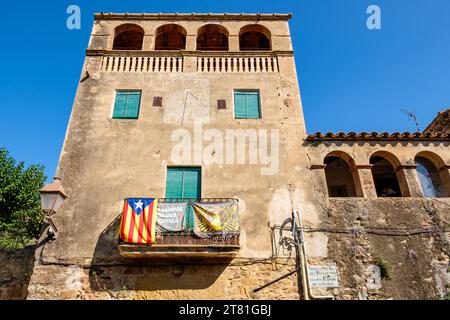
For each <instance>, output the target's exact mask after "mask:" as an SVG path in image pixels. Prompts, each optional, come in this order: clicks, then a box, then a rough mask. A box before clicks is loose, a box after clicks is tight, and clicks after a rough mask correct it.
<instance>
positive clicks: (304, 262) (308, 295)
mask: <svg viewBox="0 0 450 320" xmlns="http://www.w3.org/2000/svg"><path fill="white" fill-rule="evenodd" d="M295 213H296V214H297V220H298V222H299V226H300V242H299V243H300V244H299V245H300V247H301V248H298V251H300V252H299V255H300V264H301V268H302V283H303V291H304V296H305V300H310V299H312V300H334V296H316V295H314V294H313V293H312V292H311V286H310V282H309V272H308V270H309V263H308V256H307V254H306V246H305V238H304V235H303V223H302V216H301V214H300V213H299V212H298V211H296V212H295ZM292 215H293V225H296V223H295V220H296V219H295V214H294V213H292ZM297 243H298V242H297Z"/></svg>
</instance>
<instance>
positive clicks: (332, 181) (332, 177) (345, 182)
mask: <svg viewBox="0 0 450 320" xmlns="http://www.w3.org/2000/svg"><path fill="white" fill-rule="evenodd" d="M348 158H349V157H348ZM324 163H325V164H326V165H327V166H326V168H325V177H326V179H327V186H328V194H329V196H330V197H357V193H358V192H357V188H356V184H355V181H356V180H357V179H359V178H358V173H357V172H356V171H355V170H353V169H352V168H351V167H350V165H349V163H347V161H345V160H344V159H343V158H341V157H340V156H339V155H336V156H335V155H329V156H327V157H326V158H325V161H324ZM352 164H353V166H354V163H353V162H352ZM355 178H356V179H355Z"/></svg>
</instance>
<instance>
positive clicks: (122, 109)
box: [113, 91, 141, 119]
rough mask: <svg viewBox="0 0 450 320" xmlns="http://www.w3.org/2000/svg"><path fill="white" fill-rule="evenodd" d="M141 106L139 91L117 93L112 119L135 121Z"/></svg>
mask: <svg viewBox="0 0 450 320" xmlns="http://www.w3.org/2000/svg"><path fill="white" fill-rule="evenodd" d="M140 104H141V91H117V93H116V102H115V103H114V112H113V119H137V118H139V107H140Z"/></svg>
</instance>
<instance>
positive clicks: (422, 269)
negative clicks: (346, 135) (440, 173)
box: [309, 199, 450, 299]
mask: <svg viewBox="0 0 450 320" xmlns="http://www.w3.org/2000/svg"><path fill="white" fill-rule="evenodd" d="M321 218H322V219H321V220H322V221H321V225H320V227H321V230H322V233H325V234H326V235H327V237H328V248H327V249H328V252H327V256H328V257H327V258H326V259H323V260H322V262H323V261H324V260H326V261H328V262H332V263H335V264H336V265H337V266H338V268H339V276H340V284H341V287H342V288H341V289H340V290H339V294H338V298H339V299H436V298H438V297H442V296H444V295H446V294H447V292H448V287H449V284H450V282H449V280H450V278H449V276H450V273H449V272H448V271H449V266H450V265H449V252H450V229H449V227H448V226H449V222H450V210H449V204H447V203H445V202H437V201H434V200H426V199H372V200H368V199H348V200H344V199H339V200H337V199H336V200H330V201H329V204H328V205H326V206H324V207H323V215H322V217H321ZM309 236H310V237H312V238H314V232H311V233H309ZM317 239H318V240H317V241H322V240H323V239H322V238H317ZM310 241H311V240H310ZM313 241H314V240H313ZM380 262H381V263H382V264H385V265H387V266H388V274H387V275H385V277H383V278H381V279H380V277H379V274H378V275H377V276H374V273H373V271H374V269H375V271H376V273H379V272H380V269H379V267H378V266H377V265H378V264H380ZM377 270H378V271H377ZM375 278H378V279H375Z"/></svg>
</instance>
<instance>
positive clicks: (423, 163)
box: [414, 152, 449, 198]
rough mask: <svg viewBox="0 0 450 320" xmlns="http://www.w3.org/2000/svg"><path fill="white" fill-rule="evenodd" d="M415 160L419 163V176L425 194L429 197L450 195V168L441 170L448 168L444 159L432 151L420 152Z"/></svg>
mask: <svg viewBox="0 0 450 320" xmlns="http://www.w3.org/2000/svg"><path fill="white" fill-rule="evenodd" d="M414 161H415V162H416V164H417V169H416V170H417V176H418V178H419V182H420V185H421V187H422V192H423V195H424V196H425V197H427V198H443V197H448V196H449V193H448V190H447V187H446V184H448V183H449V177H448V170H440V169H441V168H446V166H445V164H444V161H443V160H442V159H441V158H440V157H439V156H437V155H436V154H434V153H431V152H421V153H419V154H418V155H417V156H416V158H415V159H414Z"/></svg>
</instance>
